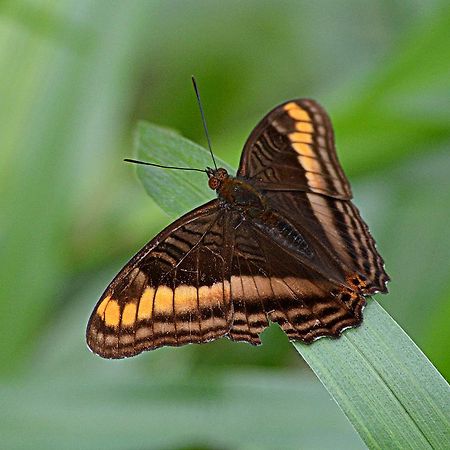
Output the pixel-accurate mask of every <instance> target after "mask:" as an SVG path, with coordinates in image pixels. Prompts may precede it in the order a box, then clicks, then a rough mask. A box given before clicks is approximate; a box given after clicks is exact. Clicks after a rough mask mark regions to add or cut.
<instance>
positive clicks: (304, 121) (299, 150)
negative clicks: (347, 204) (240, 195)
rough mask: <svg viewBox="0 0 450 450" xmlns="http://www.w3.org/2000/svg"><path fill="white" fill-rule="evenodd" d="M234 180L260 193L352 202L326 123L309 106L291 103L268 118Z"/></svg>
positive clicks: (252, 139) (312, 105)
mask: <svg viewBox="0 0 450 450" xmlns="http://www.w3.org/2000/svg"><path fill="white" fill-rule="evenodd" d="M238 175H240V176H243V177H246V178H251V179H252V180H253V182H254V183H258V186H259V187H260V188H261V189H270V190H286V189H290V190H300V191H311V192H317V193H319V194H325V195H329V196H332V197H336V198H344V199H349V198H351V196H352V193H351V189H350V185H349V183H348V181H347V178H346V176H345V175H344V172H343V170H342V168H341V166H340V164H339V162H338V159H337V155H336V150H335V146H334V134H333V128H332V126H331V122H330V119H329V118H328V115H327V113H326V112H325V111H324V109H323V108H322V107H321V106H320V105H319V104H317V103H316V102H315V101H314V100H307V99H300V100H292V101H289V102H286V103H284V104H282V105H280V106H278V107H277V108H275V109H273V110H272V111H271V112H269V113H268V114H267V115H266V116H265V117H264V118H263V119H262V120H261V122H260V123H259V124H258V125H257V126H256V128H255V129H254V130H253V132H252V133H251V135H250V137H249V138H248V140H247V142H246V144H245V146H244V151H243V152H242V157H241V162H240V166H239V171H238Z"/></svg>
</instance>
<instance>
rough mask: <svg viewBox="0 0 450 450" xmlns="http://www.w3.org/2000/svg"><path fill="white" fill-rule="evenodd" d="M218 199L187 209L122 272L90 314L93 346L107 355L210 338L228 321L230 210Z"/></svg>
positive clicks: (89, 336)
mask: <svg viewBox="0 0 450 450" xmlns="http://www.w3.org/2000/svg"><path fill="white" fill-rule="evenodd" d="M218 202H219V201H218V200H214V201H212V202H210V203H208V204H206V205H204V206H202V207H200V208H198V209H197V210H194V211H192V212H191V213H189V214H187V215H185V216H184V217H182V218H181V219H179V220H178V221H176V222H175V223H173V224H172V225H170V226H169V227H168V228H167V229H166V230H164V231H163V232H162V233H161V234H160V235H158V236H157V237H156V238H155V239H153V240H152V241H151V242H150V243H149V244H148V245H147V246H146V247H144V248H143V249H142V250H141V251H140V252H139V253H138V254H137V255H136V256H135V257H134V258H133V259H132V260H131V261H130V262H129V263H128V264H127V265H126V266H125V267H124V269H122V271H121V272H120V273H119V274H118V275H117V277H116V278H115V279H114V280H113V281H112V283H111V284H110V285H109V286H108V288H107V289H106V291H105V293H104V294H103V296H102V297H101V299H100V301H99V303H98V304H97V306H96V308H95V309H94V312H93V313H92V316H91V319H90V321H89V325H88V329H87V341H88V344H89V346H90V348H91V349H92V350H93V351H94V352H95V353H98V354H99V355H101V356H103V357H106V358H122V357H126V356H133V355H135V354H137V353H140V352H142V351H143V350H151V349H154V348H157V347H161V346H163V345H171V346H179V345H183V344H186V343H189V342H207V341H209V340H211V339H215V338H218V337H221V336H224V335H225V334H226V333H227V332H228V330H229V328H230V324H231V320H232V305H231V297H230V269H229V268H230V255H231V254H230V247H229V245H228V244H227V243H226V242H225V240H224V239H225V236H226V235H227V226H228V225H227V217H226V215H225V214H224V212H223V210H221V209H219V208H218Z"/></svg>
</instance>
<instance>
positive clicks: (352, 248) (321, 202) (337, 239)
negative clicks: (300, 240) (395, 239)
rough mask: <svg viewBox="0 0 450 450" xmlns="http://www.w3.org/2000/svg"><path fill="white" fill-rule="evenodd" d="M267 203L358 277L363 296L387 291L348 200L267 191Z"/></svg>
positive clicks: (380, 268)
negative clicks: (306, 231) (306, 232)
mask: <svg viewBox="0 0 450 450" xmlns="http://www.w3.org/2000/svg"><path fill="white" fill-rule="evenodd" d="M266 197H267V199H268V201H269V204H270V205H272V207H273V208H276V209H277V211H279V212H280V213H281V214H282V215H283V216H284V217H287V218H288V219H289V220H290V221H291V222H292V223H293V224H294V225H295V226H296V227H297V228H299V229H300V230H302V229H304V230H308V232H309V233H311V235H312V237H313V239H314V240H315V241H316V242H317V243H318V244H320V245H321V246H323V247H325V248H326V249H327V250H328V251H329V253H330V257H331V258H332V259H334V260H335V261H338V263H339V266H340V267H343V268H345V272H346V273H347V274H350V275H347V276H351V274H353V273H356V274H358V275H359V276H360V277H361V281H362V282H361V288H363V292H364V294H366V295H367V294H373V293H375V292H387V288H386V283H387V282H388V281H389V277H388V275H387V274H386V272H385V270H384V261H383V259H382V257H381V256H380V254H379V253H378V251H377V249H376V246H375V241H374V239H373V238H372V236H371V234H370V232H369V229H368V227H367V225H366V223H365V222H364V221H363V219H362V218H361V216H360V214H359V211H358V209H357V208H356V207H355V205H353V203H352V202H351V201H349V200H340V199H336V198H333V197H327V196H323V195H320V194H316V193H312V192H295V191H294V192H292V191H290V192H279V191H268V192H266Z"/></svg>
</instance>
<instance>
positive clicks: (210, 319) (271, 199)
mask: <svg viewBox="0 0 450 450" xmlns="http://www.w3.org/2000/svg"><path fill="white" fill-rule="evenodd" d="M205 128H206V126H205ZM205 172H206V173H207V175H208V184H209V187H210V188H211V189H212V190H215V191H216V193H217V198H215V199H213V200H211V201H209V202H208V203H206V204H204V205H202V206H200V207H198V208H196V209H194V210H193V211H190V212H188V213H187V214H185V215H184V216H183V217H181V218H180V219H178V220H176V221H175V222H174V223H172V224H171V225H169V226H168V227H167V228H166V229H165V230H163V231H162V232H161V233H159V234H158V235H157V236H156V237H155V238H154V239H152V240H151V241H150V242H149V243H148V244H147V245H146V246H145V247H144V248H143V249H142V250H140V251H139V252H138V253H137V254H136V255H135V256H134V257H133V258H132V259H131V260H130V261H129V262H128V263H127V264H126V265H125V267H124V268H123V269H122V270H121V271H120V272H119V274H118V275H117V276H116V277H115V278H114V280H113V281H112V282H111V284H110V285H109V286H108V287H107V288H106V290H105V292H104V293H103V295H102V296H101V298H100V300H99V302H98V303H97V305H96V306H95V309H94V311H93V313H92V315H91V317H90V320H89V323H88V327H87V332H86V338H87V343H88V346H89V347H90V349H91V350H92V351H93V352H95V353H97V354H98V355H100V356H102V357H104V358H124V357H129V356H134V355H137V354H139V353H141V352H143V351H145V350H152V349H156V348H158V347H162V346H181V345H184V344H188V343H203V342H208V341H211V340H214V339H217V338H221V337H227V338H229V339H231V340H233V341H244V342H249V343H250V344H254V345H257V344H260V343H261V341H260V334H261V333H262V332H263V331H264V329H265V328H267V327H268V326H269V323H270V322H276V323H278V324H279V326H280V327H281V328H282V329H283V330H284V332H285V333H286V334H287V336H288V338H289V339H290V340H299V341H303V342H305V343H310V342H312V341H314V340H315V339H317V338H320V337H323V336H330V337H334V338H336V337H339V336H340V334H341V333H342V331H343V330H345V329H347V328H350V327H355V326H357V325H359V324H360V323H361V321H362V310H363V307H364V305H365V302H366V300H365V296H368V295H371V294H374V293H376V292H383V293H385V292H387V288H386V284H387V282H388V281H389V276H388V275H387V274H386V272H385V270H384V263H383V259H382V258H381V256H380V255H379V253H378V252H377V249H376V247H375V242H374V240H373V238H372V236H371V234H370V232H369V229H368V227H367V225H366V224H365V223H364V221H363V220H362V218H361V216H360V214H359V212H358V210H357V208H356V207H355V206H354V205H353V203H352V202H351V198H352V192H351V188H350V185H349V182H348V180H347V178H346V176H345V174H344V172H343V170H342V168H341V166H340V164H339V161H338V158H337V155H336V150H335V144H334V134H333V129H332V126H331V122H330V119H329V117H328V115H327V113H326V112H325V110H324V109H323V108H322V107H321V106H320V105H319V104H318V103H316V102H315V101H313V100H309V99H298V100H292V101H288V102H286V103H283V104H281V105H279V106H277V107H276V108H275V109H273V110H272V111H270V112H269V113H268V114H267V115H266V116H265V117H264V118H263V119H262V120H261V122H260V123H259V124H258V125H257V126H256V128H255V129H254V130H253V132H252V133H251V134H250V137H249V138H248V140H247V142H246V144H245V146H244V149H243V152H242V156H241V160H240V164H239V169H238V171H237V174H236V176H232V175H230V174H229V173H227V171H226V170H225V169H223V168H214V169H211V168H208V169H206V170H205Z"/></svg>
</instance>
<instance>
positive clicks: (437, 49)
mask: <svg viewBox="0 0 450 450" xmlns="http://www.w3.org/2000/svg"><path fill="white" fill-rule="evenodd" d="M449 24H450V6H449V4H448V3H443V4H442V7H440V8H436V9H435V11H434V13H432V14H429V15H428V17H426V19H425V20H423V21H420V23H418V24H416V26H413V27H411V29H409V30H407V32H406V33H405V35H404V36H403V39H402V41H401V43H399V44H397V46H396V48H394V49H393V52H392V54H391V55H390V57H389V58H385V59H384V60H382V61H379V63H378V64H379V67H378V69H379V70H374V71H372V72H371V73H370V74H368V75H367V76H366V77H361V79H360V80H359V81H358V82H357V83H355V82H353V83H351V84H349V85H348V88H347V89H342V91H341V92H340V93H339V94H338V96H339V99H340V113H338V114H336V115H335V120H334V123H335V126H336V129H338V130H339V133H338V135H337V145H338V148H343V149H344V150H345V151H343V152H342V161H343V162H344V164H345V166H347V167H349V170H350V172H352V173H355V174H360V175H361V174H367V173H373V171H374V170H377V169H379V168H382V167H386V166H391V165H394V164H396V163H398V162H399V161H401V160H405V158H407V157H411V155H416V154H424V153H427V152H430V151H432V150H434V149H436V148H440V147H442V146H448V144H449V142H450V123H449V120H448V117H449V115H450V102H448V101H446V100H447V97H448V92H449V91H450V76H449V75H450V73H449V68H448V63H447V62H448V60H449V59H450V34H449V32H448V29H449ZM358 85H359V87H358Z"/></svg>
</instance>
